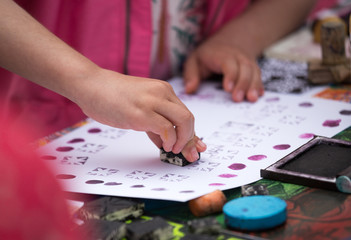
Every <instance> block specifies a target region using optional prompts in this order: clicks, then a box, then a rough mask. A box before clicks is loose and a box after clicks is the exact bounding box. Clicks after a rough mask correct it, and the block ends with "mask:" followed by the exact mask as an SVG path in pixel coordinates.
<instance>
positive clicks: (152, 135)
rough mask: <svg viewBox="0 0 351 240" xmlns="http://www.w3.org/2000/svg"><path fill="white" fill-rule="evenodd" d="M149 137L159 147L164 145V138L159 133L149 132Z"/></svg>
mask: <svg viewBox="0 0 351 240" xmlns="http://www.w3.org/2000/svg"><path fill="white" fill-rule="evenodd" d="M147 135H148V137H149V138H150V140H151V141H152V142H153V143H154V144H155V145H156V146H157V147H158V148H161V147H162V139H161V138H160V136H159V135H157V134H155V133H153V132H147Z"/></svg>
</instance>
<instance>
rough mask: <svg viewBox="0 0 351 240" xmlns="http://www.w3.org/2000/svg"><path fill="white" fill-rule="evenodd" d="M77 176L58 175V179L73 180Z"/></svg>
mask: <svg viewBox="0 0 351 240" xmlns="http://www.w3.org/2000/svg"><path fill="white" fill-rule="evenodd" d="M75 177H76V176H74V175H72V174H58V175H56V178H57V179H73V178H75Z"/></svg>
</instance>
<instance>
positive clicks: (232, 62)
mask: <svg viewBox="0 0 351 240" xmlns="http://www.w3.org/2000/svg"><path fill="white" fill-rule="evenodd" d="M221 70H222V74H223V88H224V90H225V91H226V92H232V91H233V89H234V86H235V85H236V81H237V78H238V71H239V66H238V61H237V60H236V58H234V57H230V58H227V59H226V60H225V61H223V63H222V67H221Z"/></svg>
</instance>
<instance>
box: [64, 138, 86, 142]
mask: <svg viewBox="0 0 351 240" xmlns="http://www.w3.org/2000/svg"><path fill="white" fill-rule="evenodd" d="M80 142H84V139H83V138H74V139H72V140H70V141H68V142H67V143H80Z"/></svg>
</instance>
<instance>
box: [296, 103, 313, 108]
mask: <svg viewBox="0 0 351 240" xmlns="http://www.w3.org/2000/svg"><path fill="white" fill-rule="evenodd" d="M299 106H300V107H312V106H313V104H312V103H310V102H303V103H300V104H299Z"/></svg>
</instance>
